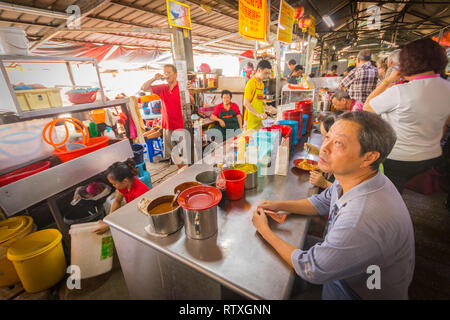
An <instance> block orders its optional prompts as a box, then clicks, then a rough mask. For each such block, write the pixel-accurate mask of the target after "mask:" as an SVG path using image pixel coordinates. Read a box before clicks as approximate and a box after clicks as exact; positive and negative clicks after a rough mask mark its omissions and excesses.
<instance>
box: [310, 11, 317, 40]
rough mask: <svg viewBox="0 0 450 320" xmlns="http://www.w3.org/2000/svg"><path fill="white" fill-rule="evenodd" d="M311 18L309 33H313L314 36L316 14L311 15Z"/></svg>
mask: <svg viewBox="0 0 450 320" xmlns="http://www.w3.org/2000/svg"><path fill="white" fill-rule="evenodd" d="M309 17H310V18H311V25H310V26H309V27H308V33H309V34H310V35H311V37H314V36H315V35H316V18H314V16H312V15H310V16H309Z"/></svg>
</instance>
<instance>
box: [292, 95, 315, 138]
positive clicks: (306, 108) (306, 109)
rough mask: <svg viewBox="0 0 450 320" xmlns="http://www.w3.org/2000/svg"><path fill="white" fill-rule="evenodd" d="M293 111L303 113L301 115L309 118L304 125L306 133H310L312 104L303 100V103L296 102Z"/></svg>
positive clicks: (310, 101)
mask: <svg viewBox="0 0 450 320" xmlns="http://www.w3.org/2000/svg"><path fill="white" fill-rule="evenodd" d="M295 109H297V110H300V111H301V112H303V114H307V115H308V116H309V117H308V123H307V125H306V132H310V131H311V126H312V113H313V102H312V100H304V101H299V102H297V103H296V104H295ZM299 131H300V130H299ZM300 132H301V131H300Z"/></svg>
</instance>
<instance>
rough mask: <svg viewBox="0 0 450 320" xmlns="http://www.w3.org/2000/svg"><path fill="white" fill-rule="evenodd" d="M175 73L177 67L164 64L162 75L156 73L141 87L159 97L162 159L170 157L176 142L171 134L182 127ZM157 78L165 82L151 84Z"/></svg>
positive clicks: (191, 98)
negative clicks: (165, 82)
mask: <svg viewBox="0 0 450 320" xmlns="http://www.w3.org/2000/svg"><path fill="white" fill-rule="evenodd" d="M177 75H178V73H177V68H176V67H175V66H174V65H172V64H166V65H165V66H164V75H162V74H160V73H157V74H156V75H155V76H154V77H153V78H152V79H150V80H148V81H147V82H145V83H144V84H143V85H142V87H141V90H142V91H146V92H151V93H155V94H157V95H158V96H159V97H160V98H161V102H162V107H161V118H162V119H161V120H162V121H161V126H162V128H163V141H164V142H163V143H164V159H163V161H164V160H169V159H170V158H171V156H172V149H173V148H174V147H175V146H176V145H177V142H175V141H172V135H173V134H174V132H175V131H176V130H180V129H184V123H183V114H182V111H181V101H180V89H179V86H178V81H177ZM157 80H166V81H167V84H160V85H153V83H154V82H155V81H157ZM189 97H190V100H191V104H194V98H193V97H192V96H191V95H189Z"/></svg>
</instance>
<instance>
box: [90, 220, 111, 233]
mask: <svg viewBox="0 0 450 320" xmlns="http://www.w3.org/2000/svg"><path fill="white" fill-rule="evenodd" d="M97 223H98V228H97V229H95V230H94V231H93V232H95V233H96V234H98V235H101V234H104V233H105V232H106V231H108V230H109V226H108V225H107V224H106V223H104V222H103V220H99V221H97Z"/></svg>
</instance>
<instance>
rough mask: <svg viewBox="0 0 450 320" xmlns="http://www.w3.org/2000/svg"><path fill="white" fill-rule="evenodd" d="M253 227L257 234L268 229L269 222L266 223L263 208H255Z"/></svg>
mask: <svg viewBox="0 0 450 320" xmlns="http://www.w3.org/2000/svg"><path fill="white" fill-rule="evenodd" d="M252 222H253V225H254V226H255V228H256V230H258V232H259V233H262V232H263V231H264V230H267V229H270V228H269V222H268V221H267V216H266V214H265V213H264V209H263V208H257V209H256V210H255V212H254V213H253V218H252Z"/></svg>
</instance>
